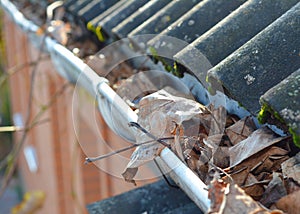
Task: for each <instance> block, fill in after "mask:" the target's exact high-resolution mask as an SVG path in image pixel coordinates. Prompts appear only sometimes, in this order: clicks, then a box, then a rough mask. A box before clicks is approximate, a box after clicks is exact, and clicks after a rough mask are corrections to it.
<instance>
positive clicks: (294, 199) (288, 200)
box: [276, 190, 300, 213]
mask: <svg viewBox="0 0 300 214" xmlns="http://www.w3.org/2000/svg"><path fill="white" fill-rule="evenodd" d="M276 207H277V208H278V209H281V210H283V211H284V212H286V213H299V210H300V190H299V191H296V192H294V193H292V194H289V195H287V196H284V197H283V198H281V199H280V200H279V201H277V202H276Z"/></svg>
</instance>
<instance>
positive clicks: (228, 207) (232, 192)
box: [209, 181, 270, 214]
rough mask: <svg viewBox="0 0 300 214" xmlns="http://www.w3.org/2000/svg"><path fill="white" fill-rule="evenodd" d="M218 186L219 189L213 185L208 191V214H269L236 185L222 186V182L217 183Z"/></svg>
mask: <svg viewBox="0 0 300 214" xmlns="http://www.w3.org/2000/svg"><path fill="white" fill-rule="evenodd" d="M220 184H221V188H219V187H218V186H217V185H216V184H215V183H213V185H212V186H211V187H210V189H209V196H210V199H211V202H212V203H211V209H210V211H209V213H212V212H214V213H220V214H221V213H222V214H232V213H270V212H269V211H268V210H267V209H265V208H264V207H262V206H261V205H260V204H259V203H257V202H256V201H254V200H253V199H252V198H251V197H250V196H248V195H247V194H246V193H245V192H244V191H243V190H242V189H241V188H240V187H238V185H236V184H226V185H225V186H224V183H223V182H222V181H218V185H220ZM216 187H217V188H216ZM212 196H213V197H212ZM216 196H217V197H216ZM212 199H214V200H212Z"/></svg>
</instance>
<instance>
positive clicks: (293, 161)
mask: <svg viewBox="0 0 300 214" xmlns="http://www.w3.org/2000/svg"><path fill="white" fill-rule="evenodd" d="M281 168H282V174H283V176H284V177H288V178H293V179H294V180H295V181H297V182H298V183H300V152H299V153H297V154H296V155H295V156H294V157H291V158H290V159H288V160H286V161H285V162H283V163H282V164H281Z"/></svg>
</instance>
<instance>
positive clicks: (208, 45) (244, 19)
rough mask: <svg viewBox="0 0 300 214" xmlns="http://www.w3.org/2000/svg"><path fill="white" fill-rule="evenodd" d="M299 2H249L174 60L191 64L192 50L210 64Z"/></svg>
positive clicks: (294, 0)
mask: <svg viewBox="0 0 300 214" xmlns="http://www.w3.org/2000/svg"><path fill="white" fill-rule="evenodd" d="M297 2H298V0H289V1H282V0H264V1H261V0H249V1H247V2H246V3H244V4H243V5H242V6H241V7H239V8H238V9H237V10H235V11H234V12H232V13H231V14H230V15H229V16H227V17H226V18H224V19H223V20H222V21H221V22H219V23H218V24H217V25H215V26H214V27H213V28H212V29H210V30H209V31H207V32H206V33H205V34H203V35H202V36H201V37H200V38H198V39H197V40H195V41H194V42H193V43H192V44H191V46H192V47H195V49H194V48H190V47H188V48H186V49H183V50H182V51H181V52H179V53H178V54H177V55H176V56H175V59H176V60H177V61H179V62H180V63H182V64H187V63H193V62H192V61H191V59H194V61H195V63H197V59H196V58H194V57H193V56H194V55H195V53H194V51H200V52H201V53H202V54H204V55H205V56H206V57H207V59H208V60H209V61H210V63H211V64H212V65H216V64H217V63H219V62H220V61H221V60H223V59H224V58H225V57H226V56H228V55H229V54H231V53H232V52H233V51H235V50H236V49H238V48H239V47H240V46H241V45H243V44H244V43H246V42H247V41H248V40H250V39H251V38H252V37H253V36H255V35H256V34H257V33H259V32H260V31H261V30H263V29H264V28H265V27H267V26H268V25H269V24H271V23H272V22H273V21H274V20H276V19H277V18H278V17H280V16H281V15H282V14H283V13H285V12H286V11H287V10H288V9H290V8H291V7H292V6H293V5H295V4H296V3H297Z"/></svg>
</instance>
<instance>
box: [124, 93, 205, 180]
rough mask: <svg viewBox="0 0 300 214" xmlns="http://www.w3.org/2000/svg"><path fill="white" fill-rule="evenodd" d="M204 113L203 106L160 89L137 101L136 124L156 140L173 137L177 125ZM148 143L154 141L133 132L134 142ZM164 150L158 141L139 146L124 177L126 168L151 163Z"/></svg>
mask: <svg viewBox="0 0 300 214" xmlns="http://www.w3.org/2000/svg"><path fill="white" fill-rule="evenodd" d="M204 110H206V107H204V106H202V105H200V104H199V103H198V102H196V101H194V100H190V99H186V98H183V97H176V96H173V95H171V94H169V93H168V92H166V91H165V90H159V91H157V92H155V93H153V94H150V95H148V96H146V97H144V98H143V99H142V100H141V101H140V108H139V112H138V124H140V126H141V127H143V128H144V129H145V130H146V131H147V132H148V133H151V135H152V136H154V137H155V138H161V137H164V138H165V137H172V136H173V134H172V133H173V132H174V130H175V128H176V127H177V126H180V125H181V124H182V123H183V122H184V121H189V120H192V118H194V117H197V116H198V117H199V115H200V114H201V113H203V111H204ZM194 122H195V123H197V122H198V121H197V120H195V121H194ZM198 134H199V133H198V132H196V133H194V134H193V135H194V136H198ZM148 140H153V138H151V137H149V135H148V134H147V133H144V132H142V131H137V132H136V142H137V143H142V142H145V141H148ZM172 143H174V142H173V141H171V144H172ZM163 147H164V146H163V145H161V144H159V143H157V142H154V143H151V144H146V145H141V146H138V147H137V148H136V149H135V151H134V152H133V153H132V155H131V159H130V161H129V163H128V164H127V167H126V169H125V172H124V173H125V174H126V172H127V169H130V168H137V167H139V166H141V165H143V164H145V163H146V162H148V161H151V160H153V159H154V158H155V157H156V156H157V155H158V151H160V150H161V149H162V148H163ZM177 148H178V147H177ZM178 149H179V148H178ZM129 175H131V176H134V174H133V173H129ZM126 179H127V180H132V179H133V177H131V178H129V177H128V176H127V177H126Z"/></svg>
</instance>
